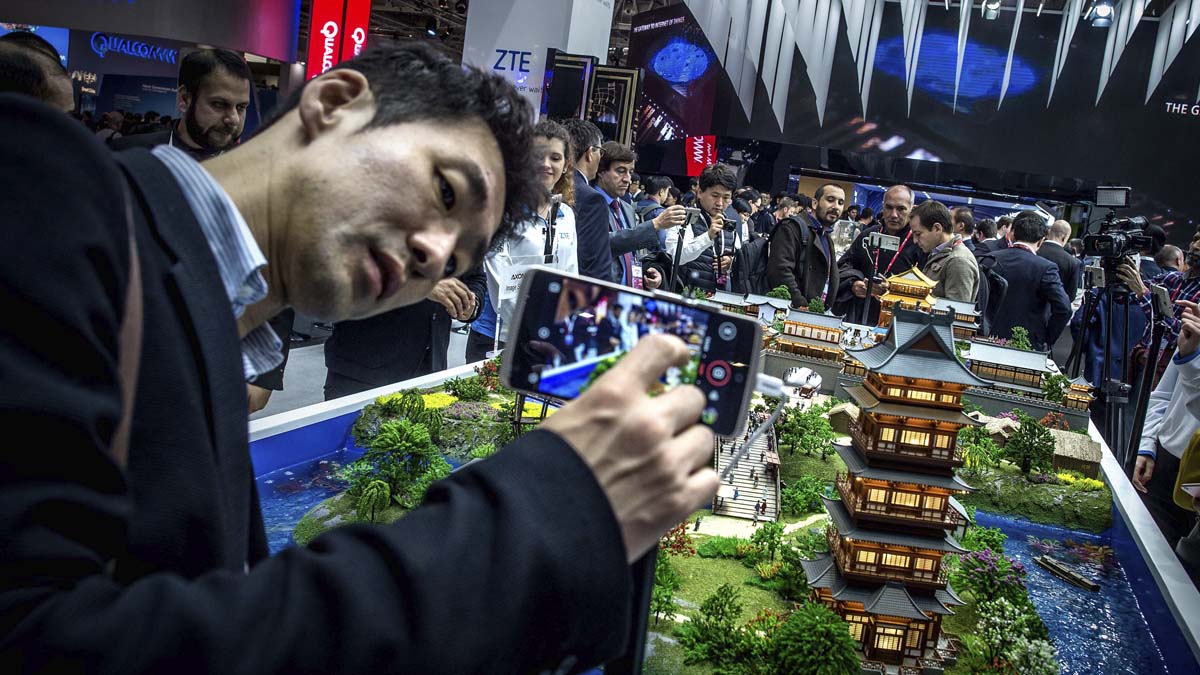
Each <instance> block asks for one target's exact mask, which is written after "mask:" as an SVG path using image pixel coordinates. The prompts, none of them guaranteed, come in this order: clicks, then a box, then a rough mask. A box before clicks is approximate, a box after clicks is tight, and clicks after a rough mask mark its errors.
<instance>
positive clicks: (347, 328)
mask: <svg viewBox="0 0 1200 675" xmlns="http://www.w3.org/2000/svg"><path fill="white" fill-rule="evenodd" d="M462 280H463V283H465V284H466V285H467V288H469V289H471V293H472V294H473V295H474V296H475V309H476V312H475V315H476V316H478V315H479V310H480V309H481V308H482V307H483V303H484V302H485V298H486V297H487V276H486V275H485V274H484V272H483V267H482V266H479V267H476V268H475V269H473V270H471V271H470V272H468V273H466V274H464V275H463V277H462ZM449 347H450V313H449V312H447V311H446V308H445V307H443V306H442V303H440V302H437V301H434V300H422V301H421V302H418V303H416V304H415V305H409V306H408V307H400V308H399V309H393V310H392V311H390V312H384V313H383V314H379V315H376V316H373V317H371V318H369V319H361V320H359V321H341V322H338V323H337V324H334V327H333V335H330V336H329V339H328V340H326V341H325V367H326V368H328V369H329V370H332V371H333V372H335V373H339V374H341V375H345V376H346V377H349V378H353V379H355V380H358V381H359V382H366V383H368V384H371V385H374V386H376V387H382V386H383V385H385V384H391V383H393V382H403V381H404V380H407V379H410V378H413V377H418V376H421V375H428V374H429V373H432V372H436V371H439V370H445V369H446V365H447V361H446V351H447V349H448V348H449Z"/></svg>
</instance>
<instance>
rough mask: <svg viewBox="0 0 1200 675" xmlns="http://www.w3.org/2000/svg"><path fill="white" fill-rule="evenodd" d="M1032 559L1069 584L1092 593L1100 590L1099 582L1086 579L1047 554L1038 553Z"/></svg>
mask: <svg viewBox="0 0 1200 675" xmlns="http://www.w3.org/2000/svg"><path fill="white" fill-rule="evenodd" d="M1033 561H1034V562H1035V563H1037V564H1038V565H1039V566H1041V567H1042V568H1043V569H1045V570H1046V571H1047V572H1049V573H1050V574H1053V575H1054V576H1056V577H1058V578H1059V579H1062V580H1063V581H1065V582H1067V583H1069V584H1074V585H1076V586H1078V587H1080V588H1083V589H1086V590H1089V591H1092V592H1093V593H1096V592H1098V591H1099V590H1100V584H1098V583H1096V582H1094V581H1092V580H1091V579H1088V578H1087V577H1085V576H1083V575H1082V574H1080V573H1079V572H1076V571H1075V570H1073V569H1071V568H1070V567H1067V566H1066V564H1064V563H1062V562H1061V561H1058V560H1055V559H1054V558H1051V557H1050V556H1048V555H1039V556H1037V557H1036V558H1034V559H1033Z"/></svg>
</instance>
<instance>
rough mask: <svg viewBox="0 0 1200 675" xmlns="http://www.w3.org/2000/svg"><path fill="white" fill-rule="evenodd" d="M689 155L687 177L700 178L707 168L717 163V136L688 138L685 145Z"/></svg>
mask: <svg viewBox="0 0 1200 675" xmlns="http://www.w3.org/2000/svg"><path fill="white" fill-rule="evenodd" d="M683 148H684V153H686V154H687V175H689V176H699V175H700V173H701V172H702V171H704V169H705V168H706V167H708V166H709V165H712V164H716V163H717V137H716V136H688V137H687V138H686V139H685V140H684V143H683Z"/></svg>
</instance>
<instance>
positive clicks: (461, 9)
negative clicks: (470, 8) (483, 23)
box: [454, 0, 467, 14]
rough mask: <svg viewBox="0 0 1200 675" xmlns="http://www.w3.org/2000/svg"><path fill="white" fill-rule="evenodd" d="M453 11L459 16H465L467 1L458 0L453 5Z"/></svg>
mask: <svg viewBox="0 0 1200 675" xmlns="http://www.w3.org/2000/svg"><path fill="white" fill-rule="evenodd" d="M454 11H456V12H458V13H459V14H466V13H467V0H458V2H456V3H454Z"/></svg>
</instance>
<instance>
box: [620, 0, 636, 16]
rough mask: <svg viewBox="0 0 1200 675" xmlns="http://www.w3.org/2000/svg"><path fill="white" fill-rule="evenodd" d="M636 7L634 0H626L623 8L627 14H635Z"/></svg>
mask: <svg viewBox="0 0 1200 675" xmlns="http://www.w3.org/2000/svg"><path fill="white" fill-rule="evenodd" d="M635 9H636V7H635V6H634V4H633V0H625V9H624V10H623V11H624V12H625V16H633V12H634V10H635Z"/></svg>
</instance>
